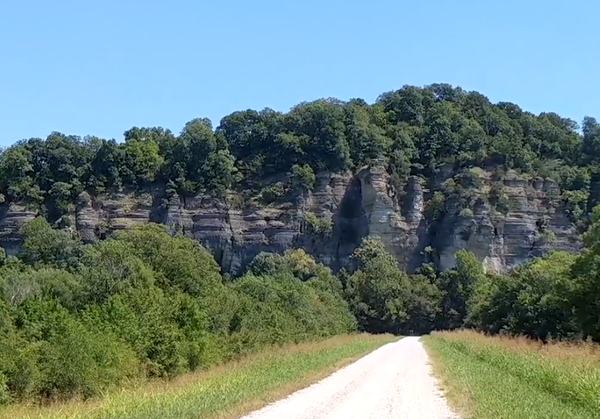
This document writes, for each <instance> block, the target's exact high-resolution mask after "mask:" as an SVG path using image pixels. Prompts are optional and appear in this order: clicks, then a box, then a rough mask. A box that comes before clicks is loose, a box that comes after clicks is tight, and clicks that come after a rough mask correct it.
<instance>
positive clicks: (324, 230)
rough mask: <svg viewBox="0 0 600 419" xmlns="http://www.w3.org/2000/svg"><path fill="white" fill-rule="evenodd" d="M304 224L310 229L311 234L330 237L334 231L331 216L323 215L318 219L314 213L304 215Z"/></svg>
mask: <svg viewBox="0 0 600 419" xmlns="http://www.w3.org/2000/svg"><path fill="white" fill-rule="evenodd" d="M304 222H305V223H306V225H307V226H308V228H309V231H310V232H313V233H315V234H321V235H325V236H328V235H330V234H331V233H332V231H333V220H332V218H331V216H327V215H321V216H320V217H317V216H316V215H315V214H314V213H312V212H307V213H306V214H304Z"/></svg>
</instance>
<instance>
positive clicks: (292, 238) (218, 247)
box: [0, 166, 579, 274]
mask: <svg viewBox="0 0 600 419" xmlns="http://www.w3.org/2000/svg"><path fill="white" fill-rule="evenodd" d="M442 181H443V179H432V180H430V181H429V182H424V181H423V180H420V179H418V178H410V179H408V180H407V182H406V184H405V186H404V190H403V191H401V192H402V193H397V192H398V191H394V188H393V187H392V185H391V182H390V176H389V174H388V173H387V171H386V170H385V168H384V167H383V166H374V167H367V168H363V169H362V170H360V171H359V172H358V173H357V174H356V175H352V174H350V173H320V174H319V175H318V176H317V180H316V183H315V187H314V189H313V191H311V192H309V193H295V194H292V195H291V196H288V198H289V199H287V202H285V203H282V202H280V203H271V204H269V205H265V204H259V203H256V202H255V201H250V202H242V203H240V199H239V196H237V195H235V194H233V193H232V194H231V195H230V196H228V197H226V198H223V199H216V198H214V197H211V196H208V195H203V194H200V195H198V196H194V197H179V196H171V197H170V198H168V199H167V197H166V196H165V194H164V188H158V187H157V188H156V189H154V190H152V191H149V192H147V193H144V194H139V193H138V194H136V193H116V194H104V195H100V196H91V195H90V194H88V193H86V192H84V193H82V194H81V195H80V196H79V199H78V202H77V208H76V212H75V214H74V218H75V227H76V229H77V231H78V232H79V234H80V236H81V238H82V239H83V240H84V241H86V242H92V241H95V240H98V239H102V238H104V237H105V236H106V235H107V234H109V233H110V232H112V231H115V230H119V229H127V228H131V227H132V226H135V225H137V224H140V223H147V222H157V223H163V224H165V225H167V227H168V229H169V230H170V231H171V232H173V233H174V232H181V233H183V234H185V235H186V236H188V237H193V238H194V239H196V240H198V241H199V242H200V243H202V244H203V245H204V246H206V247H207V248H208V249H210V250H211V252H212V253H213V254H214V255H215V258H216V259H217V261H218V262H219V263H220V264H221V266H222V267H223V269H224V270H225V271H227V272H230V273H232V274H237V273H240V272H241V271H242V270H243V268H244V266H245V265H246V264H247V263H248V262H249V261H250V260H252V258H253V257H254V256H256V255H257V254H258V253H260V252H261V251H269V252H283V251H284V250H285V249H288V248H292V247H302V248H304V249H306V250H307V251H308V252H310V253H312V254H313V255H315V257H316V258H317V259H318V260H320V261H322V262H323V263H325V264H327V265H329V266H331V267H332V268H334V269H339V268H341V267H351V263H352V261H351V258H350V255H351V254H352V252H353V251H354V249H355V248H356V247H357V246H358V245H359V244H360V242H361V240H362V239H363V238H364V237H365V236H367V235H376V236H379V237H380V238H381V239H382V240H383V242H384V243H385V245H386V246H387V248H388V250H389V251H390V252H391V253H393V254H394V255H396V256H397V258H398V260H399V261H400V262H401V263H402V264H403V266H405V267H406V269H408V270H413V269H415V268H416V267H417V266H419V265H420V264H421V263H422V262H423V261H426V260H432V261H434V262H435V263H436V264H437V266H438V267H439V268H440V269H446V268H449V267H452V266H453V264H454V253H455V252H456V251H457V250H458V249H460V248H466V249H468V250H470V251H472V252H473V253H474V254H476V255H477V256H478V257H479V258H480V260H481V261H482V263H484V266H485V267H486V268H487V269H490V270H494V271H504V270H507V269H509V268H510V267H512V266H515V265H517V264H519V263H522V262H523V261H525V260H527V259H529V258H532V257H535V256H539V255H541V254H543V253H544V252H546V251H547V250H548V249H551V248H558V249H563V250H568V251H575V250H577V248H578V246H579V242H578V236H577V234H576V232H575V229H574V227H573V226H572V224H571V222H570V221H569V219H568V217H567V215H566V213H565V208H564V207H563V205H562V203H561V202H560V191H559V190H558V186H557V185H556V183H555V182H553V181H552V180H549V179H545V180H544V179H526V178H525V177H522V176H519V175H516V174H514V173H512V174H511V173H509V174H508V175H506V176H504V178H503V179H502V180H501V181H500V183H501V184H502V187H503V198H504V200H505V202H506V204H505V208H504V211H498V210H497V209H496V208H495V205H494V204H493V203H492V202H491V201H492V200H490V199H488V196H489V194H490V189H491V188H492V183H493V181H492V180H491V175H490V174H489V173H487V174H486V175H485V176H484V177H483V179H482V183H481V184H480V185H479V186H478V188H477V189H476V193H477V194H479V195H480V196H481V199H475V200H474V201H473V204H472V205H470V206H469V208H460V206H459V205H458V204H457V202H453V200H452V199H448V200H447V202H445V207H446V210H445V211H444V213H443V215H442V216H441V217H438V218H436V219H428V216H427V215H426V214H427V210H426V207H427V202H428V200H430V199H431V197H432V195H433V193H434V192H435V191H436V190H438V189H439V188H441V186H440V185H441V183H442ZM36 215H37V212H36V211H34V210H32V209H31V208H27V206H26V205H25V204H17V203H11V204H4V205H2V206H1V207H0V246H2V247H3V248H5V249H6V251H7V252H8V253H13V254H14V253H15V252H16V251H17V250H18V246H19V240H20V237H19V229H20V227H21V226H22V225H23V224H24V223H25V222H26V221H28V220H30V219H32V218H34V217H35V216H36ZM315 220H316V221H315ZM316 222H318V223H317V224H318V225H320V226H325V227H326V228H325V227H323V228H316V226H315V223H316Z"/></svg>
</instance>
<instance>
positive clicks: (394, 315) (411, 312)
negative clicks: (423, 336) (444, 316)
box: [346, 238, 439, 333]
mask: <svg viewBox="0 0 600 419" xmlns="http://www.w3.org/2000/svg"><path fill="white" fill-rule="evenodd" d="M353 256H354V258H355V259H356V261H357V265H358V270H357V271H356V272H354V274H352V276H350V278H349V279H348V284H347V289H346V293H347V298H348V301H349V304H350V307H351V308H352V310H353V312H354V314H355V315H356V318H357V320H358V323H359V326H360V327H361V329H362V330H368V331H371V332H377V333H381V332H389V333H400V332H401V331H404V332H416V333H422V332H426V331H428V330H430V329H431V328H432V327H433V321H434V320H435V316H436V314H437V310H438V305H439V301H438V299H439V294H438V292H437V290H436V289H435V287H434V286H433V284H431V283H429V282H428V280H427V278H425V277H422V276H417V277H414V278H409V277H408V275H407V274H406V273H405V272H404V271H402V270H401V269H400V266H399V265H398V262H397V261H396V259H395V258H394V257H393V256H392V255H391V254H389V253H388V252H387V251H386V249H385V247H384V246H383V244H382V243H381V241H380V240H379V239H377V238H366V239H364V241H363V243H362V244H361V246H360V247H359V248H358V249H356V251H355V252H354V255H353Z"/></svg>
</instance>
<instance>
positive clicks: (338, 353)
mask: <svg viewBox="0 0 600 419" xmlns="http://www.w3.org/2000/svg"><path fill="white" fill-rule="evenodd" d="M395 339H397V338H395V337H393V336H389V335H379V336H371V335H349V336H338V337H335V338H332V339H328V340H325V341H321V342H312V343H304V344H299V345H289V346H285V347H282V348H277V349H271V350H269V351H263V352H260V353H258V354H255V355H252V356H249V357H248V358H245V359H243V360H242V361H239V362H235V363H229V364H225V365H222V366H219V367H216V368H213V369H211V370H209V371H205V372H200V373H193V374H185V375H182V376H180V377H178V378H177V379H174V380H172V381H155V382H152V383H148V384H145V385H142V386H139V387H137V388H130V389H125V390H122V391H121V392H118V393H113V394H109V395H107V396H106V397H104V398H102V399H96V400H93V401H89V402H70V403H67V404H62V405H53V406H47V407H40V406H25V405H21V406H10V407H8V408H6V409H4V410H1V411H0V418H1V419H14V418H23V419H33V418H36V419H67V418H68V419H84V418H85V419H175V418H176V419H192V418H203V419H229V418H235V417H238V416H239V415H241V414H244V413H246V412H249V411H251V410H253V409H258V408H260V407H262V406H264V405H266V404H268V403H269V402H272V401H274V400H277V399H279V398H281V397H284V396H286V395H287V394H289V393H292V392H293V391H295V390H298V389H300V388H302V387H305V386H306V385H308V384H310V383H311V382H314V381H316V380H318V379H320V378H323V377H325V376H326V375H328V374H329V373H331V372H333V371H334V370H335V369H338V368H340V367H341V366H343V365H345V364H348V363H350V362H351V361H353V360H355V359H357V358H359V357H360V356H362V355H365V354H366V353H368V352H370V351H372V350H373V349H375V348H377V347H379V346H381V345H383V344H385V343H388V342H391V341H393V340H395Z"/></svg>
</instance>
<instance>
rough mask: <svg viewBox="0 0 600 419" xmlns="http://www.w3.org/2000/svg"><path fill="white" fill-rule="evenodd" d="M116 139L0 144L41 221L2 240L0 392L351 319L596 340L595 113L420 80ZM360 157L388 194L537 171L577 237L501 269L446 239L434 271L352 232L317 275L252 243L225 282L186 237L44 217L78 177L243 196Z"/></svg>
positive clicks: (9, 395)
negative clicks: (337, 262)
mask: <svg viewBox="0 0 600 419" xmlns="http://www.w3.org/2000/svg"><path fill="white" fill-rule="evenodd" d="M124 137H125V138H124V139H123V141H116V140H114V139H110V140H107V139H100V138H96V137H83V138H81V137H76V136H68V135H64V134H61V133H57V132H54V133H51V134H50V135H49V136H48V137H47V138H46V139H39V138H32V139H28V140H23V141H20V142H17V143H16V144H15V145H13V146H11V147H8V148H7V149H5V150H3V151H2V153H1V154H0V193H1V196H0V198H1V200H2V201H3V202H4V203H10V202H26V203H27V204H28V205H32V206H35V207H36V208H38V209H39V211H40V214H41V215H42V216H40V217H38V218H36V219H35V220H33V221H30V222H29V223H27V224H26V225H25V226H24V227H23V229H22V232H21V234H22V245H21V251H20V253H19V254H18V255H17V256H4V257H2V258H1V260H0V265H1V266H0V311H1V315H0V353H2V357H1V358H0V403H12V402H19V401H31V400H33V401H52V400H63V399H68V398H71V397H76V396H77V397H84V398H87V397H93V396H96V395H98V394H101V393H102V392H103V391H104V390H106V389H107V388H111V387H113V386H116V385H119V384H120V383H125V382H128V381H130V380H136V379H145V378H153V377H161V378H169V377H174V376H176V375H178V374H181V373H183V372H186V371H193V370H196V369H202V368H207V367H209V366H212V365H216V364H219V363H222V362H226V361H229V360H234V359H238V358H239V357H242V356H244V355H246V354H249V353H251V352H253V351H256V350H258V349H261V348H265V347H269V346H271V345H281V344H284V343H290V342H292V343H293V342H301V341H307V340H317V339H323V338H326V337H329V336H333V335H337V334H343V333H351V332H355V331H366V332H370V333H384V332H388V333H394V334H422V333H428V332H429V331H431V330H440V329H457V328H474V329H477V330H481V331H485V332H489V333H493V334H524V335H527V336H529V337H532V338H536V339H542V340H545V339H548V338H552V339H575V340H579V339H587V338H591V339H593V340H597V341H598V340H600V321H599V320H598V316H597V313H598V310H599V309H600V282H599V281H600V279H599V278H600V207H596V203H597V198H596V193H595V191H596V187H595V185H596V183H597V179H598V176H599V175H600V170H598V169H599V168H600V161H599V159H600V125H599V124H598V123H597V121H596V120H595V119H593V118H591V117H586V118H585V119H584V120H583V122H582V125H581V126H579V125H578V124H577V123H575V122H574V121H572V120H569V119H566V118H562V117H560V116H559V115H557V114H554V113H542V114H540V115H534V114H531V113H529V112H526V111H523V110H521V109H520V108H519V107H518V106H517V105H515V104H512V103H498V104H492V103H491V102H490V101H489V100H488V99H487V98H486V97H485V96H483V95H482V94H480V93H477V92H466V91H463V90H462V89H460V88H455V87H452V86H449V85H445V84H436V85H431V86H427V87H424V88H419V87H412V86H405V87H403V88H401V89H399V90H397V91H394V92H389V93H385V94H383V95H381V96H380V97H379V98H378V99H377V100H376V102H375V103H373V104H368V103H366V102H365V101H363V100H360V99H353V100H350V101H347V102H342V101H338V100H334V99H327V100H318V101H314V102H309V103H301V104H299V105H297V106H296V107H294V108H293V109H291V110H290V111H289V112H287V113H280V112H276V111H274V110H271V109H265V110H263V111H253V110H246V111H240V112H235V113H233V114H231V115H228V116H226V117H224V118H223V119H222V120H221V121H220V124H219V125H218V126H217V127H216V128H214V129H213V126H212V123H211V121H209V120H207V119H195V120H192V121H190V122H188V123H187V124H186V125H185V127H184V128H183V129H182V131H181V132H180V133H179V134H178V135H175V134H173V133H172V132H171V131H169V130H167V129H164V128H160V127H152V128H138V127H134V128H131V129H130V130H128V131H126V132H125V135H124ZM375 160H377V161H378V162H381V161H383V162H384V163H385V165H386V167H387V168H388V171H389V172H390V173H391V174H392V176H393V181H394V184H395V185H397V187H398V188H401V187H402V185H403V184H404V183H405V182H406V180H407V178H408V177H409V176H418V177H421V178H422V179H424V180H425V181H427V179H430V178H432V177H434V176H435V175H436V173H437V172H438V171H439V170H440V169H441V168H442V167H448V166H451V167H453V170H454V172H455V173H457V174H459V175H460V174H461V173H465V171H468V170H471V169H473V168H477V167H480V168H485V169H489V170H496V171H498V172H499V173H500V176H501V173H502V171H504V170H508V169H514V170H517V171H519V172H522V173H527V174H532V175H536V176H541V177H549V178H552V179H554V180H555V181H557V182H558V183H559V185H560V187H561V193H562V196H561V199H562V200H564V202H565V203H567V204H568V208H569V209H570V211H571V216H572V220H573V222H574V223H577V224H578V225H579V226H580V228H581V231H585V233H583V243H584V247H583V249H582V250H581V252H580V253H579V254H569V253H564V252H550V253H548V254H547V255H545V256H543V257H541V258H539V259H535V260H532V261H531V262H528V263H526V264H524V265H521V266H518V267H517V268H515V269H514V270H513V271H511V272H509V273H506V274H502V275H501V274H489V273H485V272H484V270H483V267H482V265H481V262H480V261H479V260H477V258H476V257H475V256H474V255H473V254H471V253H469V252H468V251H466V250H460V251H458V252H457V253H456V255H455V257H456V267H455V268H453V269H450V270H446V271H443V272H438V271H436V269H435V267H434V265H433V264H429V263H426V264H423V265H422V266H421V267H420V268H419V269H417V271H416V272H414V273H411V274H408V273H407V272H405V271H404V270H403V269H402V266H400V264H399V263H398V261H397V260H396V259H395V258H394V257H393V256H392V255H391V254H389V253H388V252H387V251H386V249H385V247H384V246H383V244H382V243H381V241H380V240H379V239H378V238H377V237H367V238H366V239H364V240H363V242H362V244H361V245H360V247H358V248H357V249H356V250H355V252H354V254H353V259H354V261H355V262H356V263H355V265H356V269H355V270H353V271H345V270H342V271H340V272H332V271H331V270H330V269H329V268H327V267H325V266H323V265H321V264H319V263H317V262H315V260H314V259H313V258H312V257H311V256H310V255H308V254H307V253H306V252H304V251H303V250H302V249H291V250H288V251H286V252H285V253H283V254H274V253H261V254H259V255H258V256H257V257H256V258H255V259H254V260H253V261H252V263H251V264H250V265H249V266H248V267H247V269H246V272H245V273H243V275H241V276H239V277H230V276H229V275H225V274H224V273H223V272H221V270H220V268H219V266H218V265H217V263H216V262H215V260H214V258H213V257H212V255H211V254H210V253H209V252H208V251H207V250H206V249H204V248H203V247H202V246H201V245H200V244H199V243H198V242H196V241H194V240H192V239H189V238H186V237H183V236H182V235H178V234H175V235H170V234H168V233H167V231H166V230H165V229H164V228H163V227H162V226H160V225H157V224H148V225H146V226H143V227H138V228H135V229H132V230H127V231H118V232H116V233H114V234H112V235H111V236H109V237H108V238H107V239H106V240H102V241H99V242H97V243H88V244H85V243H83V242H82V241H81V240H80V238H79V237H77V235H76V233H73V231H72V230H69V229H64V228H60V227H61V225H62V224H61V223H60V222H59V221H60V220H61V219H62V218H63V217H64V216H67V215H69V214H71V213H72V212H73V211H74V207H75V201H76V198H77V196H78V195H79V194H80V193H81V192H82V191H89V192H90V193H102V192H104V191H107V190H111V189H117V190H123V189H133V190H144V189H145V188H149V187H151V186H153V185H163V186H164V188H165V190H166V191H167V193H178V194H183V195H185V194H196V193H199V192H202V193H209V194H214V195H216V196H219V195H223V194H225V193H227V191H230V190H237V191H240V192H242V194H243V195H244V196H250V195H252V194H257V193H258V194H264V193H265V192H266V191H265V188H269V187H270V188H271V189H270V190H269V191H271V192H272V193H275V192H277V191H275V192H273V189H274V188H273V187H272V185H269V184H267V186H265V179H268V178H269V177H270V176H272V175H275V174H278V173H288V174H289V175H290V179H291V180H290V183H289V184H284V185H279V186H278V187H279V188H283V189H284V191H285V190H287V189H291V188H301V189H303V190H310V189H311V188H312V187H313V184H314V182H315V174H316V173H318V172H319V171H356V170H358V169H359V168H360V167H362V166H365V165H369V164H371V163H373V162H374V161H375ZM279 193H282V192H279ZM431 199H433V200H435V199H439V197H437V198H436V197H432V198H431ZM430 207H431V205H430ZM437 211H442V212H443V211H444V208H443V206H441V207H439V208H437Z"/></svg>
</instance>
